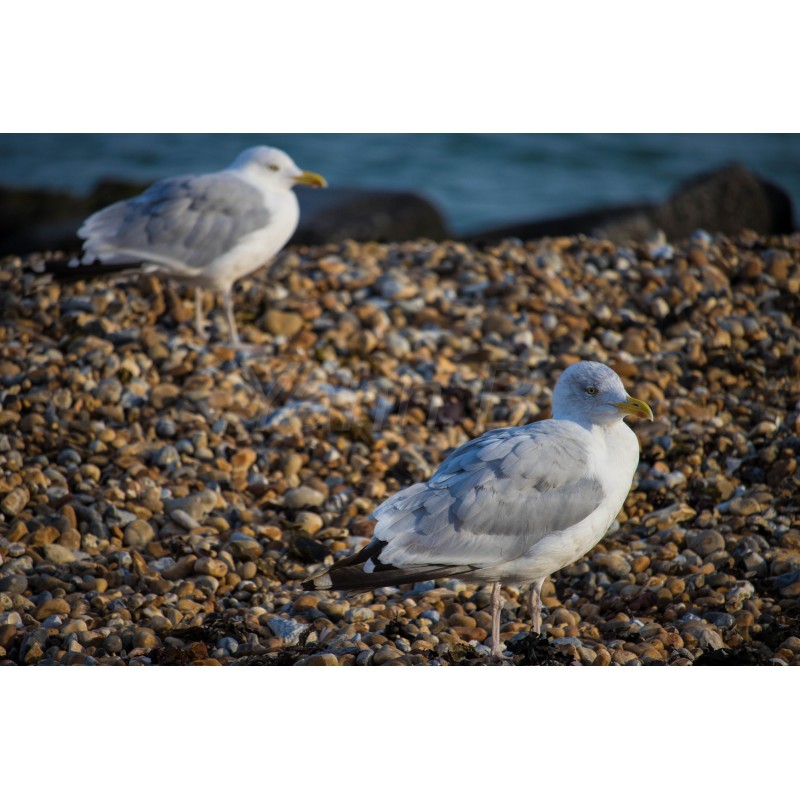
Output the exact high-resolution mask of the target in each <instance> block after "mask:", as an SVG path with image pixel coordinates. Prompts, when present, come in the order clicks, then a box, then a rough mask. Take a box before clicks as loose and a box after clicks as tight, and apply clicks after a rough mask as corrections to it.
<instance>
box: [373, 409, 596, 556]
mask: <svg viewBox="0 0 800 800" xmlns="http://www.w3.org/2000/svg"><path fill="white" fill-rule="evenodd" d="M602 500H603V486H602V483H601V481H600V478H599V476H597V475H595V474H593V471H592V459H591V455H590V452H589V436H588V434H587V433H586V432H585V431H584V430H583V429H582V428H580V426H578V425H575V424H574V423H571V422H568V421H564V420H546V421H542V422H537V423H534V424H533V425H528V426H525V427H522V428H504V429H500V430H495V431H490V432H488V433H486V434H484V435H483V436H481V437H479V438H478V439H475V440H473V441H472V442H468V443H467V444H466V445H463V446H462V447H460V448H458V449H457V450H455V451H454V452H453V453H451V454H450V456H449V457H448V458H447V459H445V461H444V462H443V463H442V465H441V467H440V468H439V469H438V470H437V472H436V473H435V474H434V475H433V477H432V478H431V479H430V480H429V481H428V482H426V483H418V484H414V485H413V486H410V487H408V488H407V489H404V490H403V491H401V492H399V493H398V494H397V495H395V496H394V497H392V498H390V499H389V500H387V501H386V502H385V503H383V504H382V505H381V506H379V507H378V509H376V511H375V513H374V516H375V518H376V520H377V525H376V526H375V534H374V535H375V537H376V539H379V540H381V542H385V543H386V544H385V547H383V549H382V551H381V557H380V560H381V563H383V564H390V565H392V566H395V567H398V568H407V567H412V566H419V567H422V566H425V565H434V564H435V565H443V564H456V565H467V564H469V565H472V566H475V567H481V566H490V565H492V564H498V563H502V562H504V561H507V560H511V559H514V558H518V557H520V556H521V555H522V554H524V553H525V552H526V551H527V550H528V549H530V547H532V546H533V545H534V544H535V543H536V542H538V541H539V540H540V539H542V538H543V537H545V536H547V535H548V534H552V533H556V532H558V531H563V530H566V529H567V528H570V527H572V526H573V525H575V524H577V523H579V522H580V521H581V520H583V519H585V518H586V517H587V516H589V515H590V514H591V513H592V512H593V511H595V510H596V509H597V508H598V506H599V505H600V504H601V502H602Z"/></svg>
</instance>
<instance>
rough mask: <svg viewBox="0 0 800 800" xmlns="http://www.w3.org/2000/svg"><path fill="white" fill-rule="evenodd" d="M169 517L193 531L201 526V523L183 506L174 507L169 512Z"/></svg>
mask: <svg viewBox="0 0 800 800" xmlns="http://www.w3.org/2000/svg"><path fill="white" fill-rule="evenodd" d="M169 518H170V519H171V520H172V521H173V522H176V523H177V524H178V525H180V526H181V527H182V528H184V529H185V530H187V531H193V530H196V529H197V528H199V527H200V523H199V522H198V521H197V520H196V519H195V518H194V517H193V516H192V515H191V514H189V513H187V512H186V511H184V510H183V509H182V508H173V509H172V511H170V512H169Z"/></svg>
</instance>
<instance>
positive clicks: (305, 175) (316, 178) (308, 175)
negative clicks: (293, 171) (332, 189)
mask: <svg viewBox="0 0 800 800" xmlns="http://www.w3.org/2000/svg"><path fill="white" fill-rule="evenodd" d="M294 182H295V183H302V184H304V185H305V186H313V187H314V188H315V189H324V188H325V187H326V186H327V185H328V182H327V181H326V180H325V178H323V177H322V175H317V173H316V172H301V173H300V174H299V175H298V176H297V177H296V178H295V179H294Z"/></svg>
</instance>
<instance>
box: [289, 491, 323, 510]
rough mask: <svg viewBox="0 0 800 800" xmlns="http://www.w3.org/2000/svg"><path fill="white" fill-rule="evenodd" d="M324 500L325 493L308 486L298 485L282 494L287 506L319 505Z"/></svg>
mask: <svg viewBox="0 0 800 800" xmlns="http://www.w3.org/2000/svg"><path fill="white" fill-rule="evenodd" d="M324 500H325V495H324V494H323V493H322V492H320V491H318V490H317V489H312V488H311V487H310V486H298V487H297V488H296V489H290V490H289V491H288V492H286V494H285V495H284V496H283V502H284V503H285V504H286V507H287V508H304V507H305V506H320V505H322V503H323V502H324Z"/></svg>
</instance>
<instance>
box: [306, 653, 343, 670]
mask: <svg viewBox="0 0 800 800" xmlns="http://www.w3.org/2000/svg"><path fill="white" fill-rule="evenodd" d="M303 665H304V666H306V667H338V666H339V660H338V659H337V658H336V656H335V655H334V654H333V653H316V654H315V655H313V656H309V657H308V658H307V659H306V660H305V661H304V662H303Z"/></svg>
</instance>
